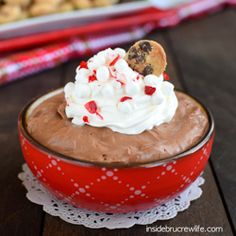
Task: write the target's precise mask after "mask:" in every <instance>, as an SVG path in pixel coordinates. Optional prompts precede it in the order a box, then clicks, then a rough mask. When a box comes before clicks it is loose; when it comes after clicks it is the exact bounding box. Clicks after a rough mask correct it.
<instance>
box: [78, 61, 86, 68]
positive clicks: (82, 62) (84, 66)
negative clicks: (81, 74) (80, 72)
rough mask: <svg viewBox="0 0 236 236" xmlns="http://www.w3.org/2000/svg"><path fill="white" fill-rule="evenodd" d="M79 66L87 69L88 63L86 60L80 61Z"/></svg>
mask: <svg viewBox="0 0 236 236" xmlns="http://www.w3.org/2000/svg"><path fill="white" fill-rule="evenodd" d="M79 67H80V68H85V69H88V64H87V62H86V61H81V62H80V64H79Z"/></svg>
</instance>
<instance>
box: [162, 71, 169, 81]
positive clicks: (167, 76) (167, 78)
mask: <svg viewBox="0 0 236 236" xmlns="http://www.w3.org/2000/svg"><path fill="white" fill-rule="evenodd" d="M163 76H164V79H165V80H170V77H169V75H167V74H166V72H164V73H163Z"/></svg>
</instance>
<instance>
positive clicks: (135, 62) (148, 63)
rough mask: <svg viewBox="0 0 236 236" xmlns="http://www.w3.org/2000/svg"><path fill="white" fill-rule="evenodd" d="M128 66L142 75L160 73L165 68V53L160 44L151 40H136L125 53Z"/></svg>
mask: <svg viewBox="0 0 236 236" xmlns="http://www.w3.org/2000/svg"><path fill="white" fill-rule="evenodd" d="M125 59H126V61H127V62H128V64H129V66H130V67H131V68H132V69H133V70H136V71H137V72H139V73H140V74H142V75H144V76H145V75H149V74H155V75H157V76H159V75H161V74H162V73H163V72H164V71H165V68H166V64H167V63H166V54H165V51H164V49H163V48H162V46H161V45H160V44H158V43H157V42H155V41H151V40H141V41H138V42H136V43H135V44H134V45H133V46H132V47H131V48H130V49H129V51H128V52H127V53H126V56H125Z"/></svg>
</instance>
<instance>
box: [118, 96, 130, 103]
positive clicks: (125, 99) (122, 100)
mask: <svg viewBox="0 0 236 236" xmlns="http://www.w3.org/2000/svg"><path fill="white" fill-rule="evenodd" d="M130 99H132V97H129V96H124V97H122V98H121V99H120V102H125V101H127V100H130Z"/></svg>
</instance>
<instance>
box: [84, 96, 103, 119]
mask: <svg viewBox="0 0 236 236" xmlns="http://www.w3.org/2000/svg"><path fill="white" fill-rule="evenodd" d="M84 107H85V108H86V109H87V111H88V112H89V113H91V114H96V115H97V116H99V118H100V119H101V120H103V117H102V115H101V114H99V113H98V112H97V110H98V107H97V104H96V102H95V101H93V100H92V101H89V102H87V103H86V104H85V105H84Z"/></svg>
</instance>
